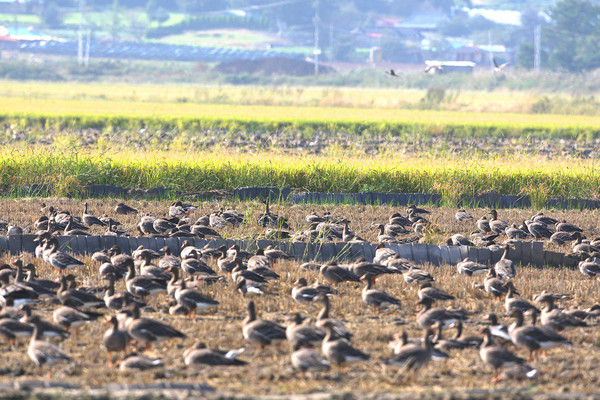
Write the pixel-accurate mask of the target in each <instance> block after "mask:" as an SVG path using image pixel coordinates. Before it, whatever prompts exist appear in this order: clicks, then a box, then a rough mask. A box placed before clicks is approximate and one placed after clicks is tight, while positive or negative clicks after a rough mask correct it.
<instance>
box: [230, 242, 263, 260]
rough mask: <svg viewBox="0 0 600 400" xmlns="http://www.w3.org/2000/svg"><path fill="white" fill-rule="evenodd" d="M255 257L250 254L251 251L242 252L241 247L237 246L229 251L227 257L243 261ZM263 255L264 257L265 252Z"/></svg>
mask: <svg viewBox="0 0 600 400" xmlns="http://www.w3.org/2000/svg"><path fill="white" fill-rule="evenodd" d="M253 255H254V254H252V253H250V252H249V251H246V250H242V249H241V248H240V246H239V245H237V244H234V245H233V246H231V247H230V248H229V249H227V257H229V258H232V259H235V258H236V257H239V258H241V259H242V260H248V259H250V257H252V256H253ZM263 255H264V250H263Z"/></svg>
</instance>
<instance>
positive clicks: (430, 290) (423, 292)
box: [417, 282, 454, 301]
mask: <svg viewBox="0 0 600 400" xmlns="http://www.w3.org/2000/svg"><path fill="white" fill-rule="evenodd" d="M417 295H418V296H419V299H421V300H423V299H424V298H426V297H427V298H430V299H432V300H434V301H435V300H438V301H446V300H454V296H452V295H451V294H449V293H447V292H446V291H444V290H442V289H440V288H438V287H435V286H433V285H432V284H431V282H425V283H423V284H422V285H421V288H420V289H419V291H418V292H417Z"/></svg>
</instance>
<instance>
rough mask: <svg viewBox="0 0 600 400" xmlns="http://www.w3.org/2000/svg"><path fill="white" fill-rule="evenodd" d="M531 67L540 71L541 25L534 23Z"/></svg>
mask: <svg viewBox="0 0 600 400" xmlns="http://www.w3.org/2000/svg"><path fill="white" fill-rule="evenodd" d="M533 69H534V70H535V71H536V72H541V71H542V27H541V25H540V24H536V26H535V27H534V28H533Z"/></svg>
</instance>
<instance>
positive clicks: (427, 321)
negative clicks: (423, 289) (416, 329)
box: [417, 297, 466, 329]
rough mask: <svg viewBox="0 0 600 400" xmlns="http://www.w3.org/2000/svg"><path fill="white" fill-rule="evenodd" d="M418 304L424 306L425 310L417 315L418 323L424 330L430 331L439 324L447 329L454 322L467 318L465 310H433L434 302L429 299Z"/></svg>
mask: <svg viewBox="0 0 600 400" xmlns="http://www.w3.org/2000/svg"><path fill="white" fill-rule="evenodd" d="M417 304H422V305H423V310H421V312H419V314H418V315H417V322H418V323H419V325H420V326H421V328H423V329H430V328H431V327H432V326H433V325H435V324H436V323H438V322H439V323H442V324H443V327H444V328H447V327H449V326H450V325H451V324H453V323H454V322H456V321H458V320H462V319H465V318H466V312H465V311H463V310H446V309H443V308H439V307H435V308H431V306H432V305H433V300H432V299H430V298H427V297H426V298H424V299H422V300H420V301H419V302H417Z"/></svg>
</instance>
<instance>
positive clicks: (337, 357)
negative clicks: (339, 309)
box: [317, 320, 370, 366]
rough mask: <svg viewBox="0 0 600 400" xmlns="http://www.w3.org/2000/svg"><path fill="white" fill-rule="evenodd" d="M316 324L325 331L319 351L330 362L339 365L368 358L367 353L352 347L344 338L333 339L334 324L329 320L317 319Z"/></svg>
mask: <svg viewBox="0 0 600 400" xmlns="http://www.w3.org/2000/svg"><path fill="white" fill-rule="evenodd" d="M317 326H321V327H323V328H325V330H326V331H327V334H326V335H325V338H324V339H323V342H322V344H321V351H322V352H323V355H325V358H327V360H328V361H329V362H330V363H333V364H336V365H339V366H341V365H343V364H344V363H347V362H357V361H365V360H368V359H369V358H370V357H369V355H368V354H366V353H363V352H362V351H360V350H358V349H357V348H355V347H353V346H352V345H351V344H350V342H348V341H347V340H346V339H335V338H334V337H335V333H334V329H335V326H334V324H333V323H332V322H331V321H327V320H325V321H319V322H318V323H317Z"/></svg>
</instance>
